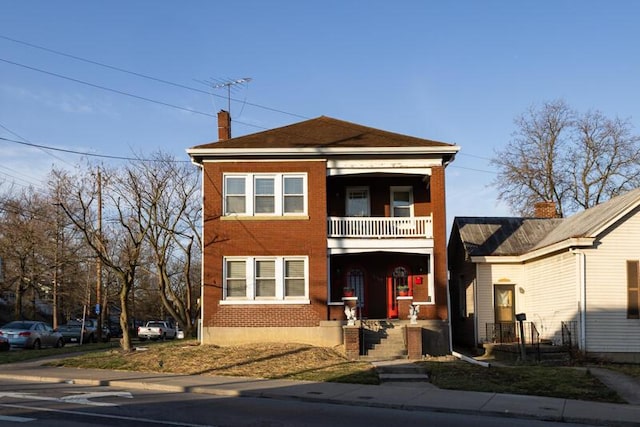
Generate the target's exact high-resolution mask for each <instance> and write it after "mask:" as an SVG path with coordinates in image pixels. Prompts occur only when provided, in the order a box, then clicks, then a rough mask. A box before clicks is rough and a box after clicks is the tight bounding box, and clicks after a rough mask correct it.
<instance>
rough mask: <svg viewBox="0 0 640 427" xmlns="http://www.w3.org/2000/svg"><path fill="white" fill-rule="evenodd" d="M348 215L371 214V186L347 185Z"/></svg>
mask: <svg viewBox="0 0 640 427" xmlns="http://www.w3.org/2000/svg"><path fill="white" fill-rule="evenodd" d="M346 195H347V201H346V211H347V216H370V207H369V188H368V187H347V193H346Z"/></svg>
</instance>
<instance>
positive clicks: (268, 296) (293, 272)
mask: <svg viewBox="0 0 640 427" xmlns="http://www.w3.org/2000/svg"><path fill="white" fill-rule="evenodd" d="M307 263H308V258H307V257H302V256H301V257H296V256H287V257H228V258H225V261H224V266H225V271H224V300H225V302H227V303H252V302H256V303H267V304H268V303H286V302H292V303H293V302H298V303H300V302H307V300H308V295H309V291H308V288H309V285H308V282H309V280H308V269H307Z"/></svg>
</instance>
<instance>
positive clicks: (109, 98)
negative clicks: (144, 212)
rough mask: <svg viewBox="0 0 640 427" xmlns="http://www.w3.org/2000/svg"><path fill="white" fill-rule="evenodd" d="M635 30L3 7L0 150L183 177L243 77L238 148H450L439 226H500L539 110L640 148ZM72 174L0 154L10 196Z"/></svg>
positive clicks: (236, 5) (592, 18) (442, 17)
mask: <svg viewBox="0 0 640 427" xmlns="http://www.w3.org/2000/svg"><path fill="white" fill-rule="evenodd" d="M639 18H640V2H635V1H613V2H603V1H588V0H587V1H577V0H575V1H566V0H564V1H563V0H556V1H544V0H543V1H537V2H514V1H484V2H483V1H451V2H442V1H428V0H423V1H417V0H416V1H396V2H389V1H377V0H370V1H361V0H353V1H350V0H342V1H334V0H327V1H316V2H311V1H299V0H298V1H256V0H245V1H242V2H230V1H225V2H222V1H188V2H169V1H135V2H132V1H109V2H86V1H79V0H78V1H64V0H63V1H56V2H51V1H28V0H26V1H21V2H17V1H16V2H5V3H3V8H2V13H0V137H2V138H9V139H15V140H22V138H24V139H25V140H27V141H29V142H32V143H36V144H42V145H46V146H51V147H57V148H62V149H68V150H76V151H81V152H91V153H94V154H101V155H111V156H131V155H132V153H133V152H135V153H150V152H152V151H155V150H163V151H165V152H169V153H172V154H174V155H175V156H177V157H179V158H184V159H185V160H186V159H188V158H187V156H186V154H185V149H186V148H188V147H190V146H194V145H198V144H202V143H206V142H211V141H214V140H216V139H217V124H216V120H215V118H214V116H215V114H216V112H217V111H218V110H220V109H221V108H226V107H227V100H226V94H227V93H226V91H225V90H224V89H213V88H212V87H211V85H208V84H206V83H203V82H224V81H229V80H233V79H238V78H244V77H250V78H251V79H252V80H251V82H250V83H249V84H248V85H237V86H235V87H234V90H233V93H232V98H233V99H234V101H232V103H231V115H232V117H233V120H234V122H233V125H232V126H233V135H234V136H240V135H244V134H247V133H254V132H258V131H261V130H264V129H270V128H275V127H279V126H283V125H287V124H290V123H294V122H297V121H300V120H304V118H313V117H317V116H320V115H327V116H331V117H334V118H338V119H342V120H347V121H351V122H355V123H359V124H363V125H367V126H372V127H375V128H379V129H383V130H388V131H392V132H398V133H402V134H407V135H413V136H417V137H422V138H427V139H434V140H439V141H445V142H451V143H455V144H458V145H460V146H461V152H460V154H459V155H458V157H457V159H456V161H455V162H454V163H453V164H452V165H451V166H450V167H449V168H448V169H447V171H448V174H447V197H448V207H447V213H448V216H449V218H450V219H451V218H452V217H453V216H490V215H508V214H510V213H509V211H508V209H507V207H506V206H504V205H502V204H500V203H498V201H497V199H496V194H497V192H496V190H495V188H493V187H491V186H489V184H490V183H491V182H492V181H493V180H494V179H495V177H496V174H495V169H493V168H492V166H491V165H490V164H489V162H488V159H489V158H490V157H492V156H493V155H494V152H495V150H496V149H501V148H503V147H504V146H505V144H507V143H508V141H509V139H510V135H511V133H512V132H513V131H514V125H513V119H514V118H515V117H516V116H517V115H519V114H521V113H523V112H524V111H525V110H526V109H527V108H529V107H530V106H531V105H539V104H540V103H542V102H544V101H548V100H553V99H558V98H562V99H564V100H565V101H566V102H567V103H568V104H569V105H570V106H572V107H574V108H576V109H578V110H580V111H586V110H589V109H598V110H601V111H602V112H603V113H604V114H606V115H608V116H611V117H613V116H619V117H622V118H627V117H630V118H631V122H632V123H633V125H634V126H635V132H636V133H640V122H639V120H640V102H639V101H638V100H639V99H640V87H639V85H638V78H639V76H640V54H639V53H640V52H639V50H640V48H639V47H638V46H640V44H639V41H640V25H638V24H637V21H638V19H639ZM9 39H13V40H9ZM24 43H29V44H32V45H36V46H39V47H42V48H46V49H50V50H54V51H58V52H62V53H65V54H67V55H73V56H76V57H80V58H84V59H88V60H91V61H96V62H99V63H103V64H106V65H109V66H112V67H117V68H121V69H125V70H128V71H132V72H135V73H139V74H143V75H147V76H152V77H155V78H158V79H161V80H165V81H168V82H172V83H176V84H179V85H184V86H188V87H191V88H194V89H196V90H189V89H185V88H181V87H177V86H171V85H167V84H164V83H161V82H158V81H154V80H149V79H144V78H140V77H137V76H135V75H132V74H128V73H123V72H119V71H116V70H114V69H110V68H106V67H101V66H97V65H95V64H90V63H87V62H82V61H78V60H75V59H72V58H70V57H67V56H62V55H58V54H54V53H52V52H50V51H46V50H43V49H38V48H34V47H30V46H27V45H25V44H24ZM7 61H9V62H7ZM16 64H19V65H16ZM25 66H26V67H31V68H26V67H25ZM33 68H36V69H38V70H41V71H36V70H34V69H33ZM51 73H53V74H58V75H60V76H64V77H67V79H64V78H61V77H57V76H54V75H52V74H51ZM69 79H75V80H78V81H82V82H85V83H89V84H90V85H87V84H82V83H79V82H78V81H71V80H69ZM91 85H93V86H91ZM96 86H100V87H104V88H108V89H111V91H108V90H103V89H100V88H98V87H96ZM115 91H118V92H124V93H128V94H131V95H134V96H135V97H142V98H147V99H151V100H155V101H159V102H162V103H165V104H171V105H174V106H177V107H181V108H184V109H189V110H193V111H195V112H189V111H185V110H184V109H178V108H171V107H168V106H165V105H160V104H158V103H153V102H150V101H144V100H141V99H139V98H135V97H132V96H125V95H122V94H119V93H116V92H115ZM242 101H246V102H242ZM16 135H19V137H18V136H16ZM80 161H81V158H80V156H76V155H72V154H68V153H63V152H51V151H49V152H45V151H43V150H40V149H35V148H31V147H26V146H23V145H19V144H16V143H11V142H7V141H3V140H0V179H2V178H4V179H5V180H8V181H15V183H16V184H17V185H29V184H32V185H43V183H42V180H43V172H46V171H48V170H49V169H50V168H51V166H52V165H54V164H55V165H57V166H59V167H72V165H73V164H76V163H78V162H80ZM102 161H103V162H105V163H110V162H112V161H110V160H107V159H103V160H102Z"/></svg>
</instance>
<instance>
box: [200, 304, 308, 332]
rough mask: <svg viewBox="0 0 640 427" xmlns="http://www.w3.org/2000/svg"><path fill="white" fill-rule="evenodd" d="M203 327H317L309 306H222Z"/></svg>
mask: <svg viewBox="0 0 640 427" xmlns="http://www.w3.org/2000/svg"><path fill="white" fill-rule="evenodd" d="M205 326H218V327H248V328H256V327H289V326H299V327H304V326H307V327H309V326H318V315H317V313H316V312H315V310H313V308H312V307H311V306H310V305H222V306H219V307H218V310H217V311H216V313H215V314H214V315H213V316H211V317H210V318H209V324H208V325H205Z"/></svg>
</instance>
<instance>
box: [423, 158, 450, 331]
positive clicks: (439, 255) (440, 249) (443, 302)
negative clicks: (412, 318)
mask: <svg viewBox="0 0 640 427" xmlns="http://www.w3.org/2000/svg"><path fill="white" fill-rule="evenodd" d="M431 202H432V205H431V206H432V209H433V245H434V248H433V257H434V260H433V261H434V272H433V273H434V288H435V294H436V295H435V297H436V300H435V302H436V316H437V318H440V319H448V318H449V315H448V310H447V236H446V234H447V216H446V208H445V204H446V197H445V174H444V166H437V167H433V168H431ZM420 310H422V308H420ZM421 317H422V316H421Z"/></svg>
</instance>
